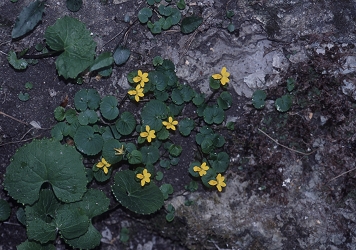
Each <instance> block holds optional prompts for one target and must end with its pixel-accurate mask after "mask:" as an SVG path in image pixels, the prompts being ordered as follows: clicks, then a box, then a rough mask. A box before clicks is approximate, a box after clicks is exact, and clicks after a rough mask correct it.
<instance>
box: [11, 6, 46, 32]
mask: <svg viewBox="0 0 356 250" xmlns="http://www.w3.org/2000/svg"><path fill="white" fill-rule="evenodd" d="M44 4H45V2H44V1H35V2H33V3H30V4H29V5H28V6H26V7H25V8H23V10H22V11H21V13H20V15H19V16H18V17H17V19H16V23H15V26H14V28H13V30H12V33H11V36H12V38H18V37H20V36H23V35H25V34H26V33H27V32H29V31H31V30H33V29H34V28H35V26H36V25H37V24H38V22H39V21H41V20H42V14H43V10H44V7H45V5H44Z"/></svg>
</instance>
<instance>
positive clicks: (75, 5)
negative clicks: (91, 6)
mask: <svg viewBox="0 0 356 250" xmlns="http://www.w3.org/2000/svg"><path fill="white" fill-rule="evenodd" d="M66 5H67V9H68V10H70V11H72V12H77V11H78V10H80V8H81V7H82V5H83V0H67V1H66Z"/></svg>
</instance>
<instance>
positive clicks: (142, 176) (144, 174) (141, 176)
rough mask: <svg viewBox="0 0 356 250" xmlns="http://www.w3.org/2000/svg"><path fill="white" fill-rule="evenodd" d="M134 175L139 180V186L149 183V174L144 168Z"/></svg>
mask: <svg viewBox="0 0 356 250" xmlns="http://www.w3.org/2000/svg"><path fill="white" fill-rule="evenodd" d="M136 177H137V178H138V179H140V180H141V186H142V187H143V186H144V185H145V184H146V183H150V181H151V180H150V177H151V174H150V173H149V172H148V171H147V169H144V170H143V172H142V174H137V175H136Z"/></svg>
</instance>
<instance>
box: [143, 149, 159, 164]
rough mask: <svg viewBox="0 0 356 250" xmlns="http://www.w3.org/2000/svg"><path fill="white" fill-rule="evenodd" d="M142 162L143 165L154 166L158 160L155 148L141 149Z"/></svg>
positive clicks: (157, 152) (157, 151)
mask: <svg viewBox="0 0 356 250" xmlns="http://www.w3.org/2000/svg"><path fill="white" fill-rule="evenodd" d="M141 153H142V162H143V163H144V164H146V165H147V164H154V163H156V162H157V161H158V160H159V158H160V153H159V150H158V148H157V147H154V146H152V145H151V146H144V147H142V148H141Z"/></svg>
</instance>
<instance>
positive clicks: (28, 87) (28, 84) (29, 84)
mask: <svg viewBox="0 0 356 250" xmlns="http://www.w3.org/2000/svg"><path fill="white" fill-rule="evenodd" d="M25 88H26V89H32V88H33V84H32V82H26V83H25Z"/></svg>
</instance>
